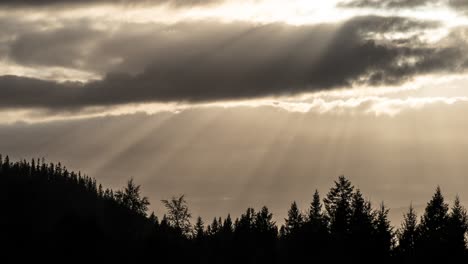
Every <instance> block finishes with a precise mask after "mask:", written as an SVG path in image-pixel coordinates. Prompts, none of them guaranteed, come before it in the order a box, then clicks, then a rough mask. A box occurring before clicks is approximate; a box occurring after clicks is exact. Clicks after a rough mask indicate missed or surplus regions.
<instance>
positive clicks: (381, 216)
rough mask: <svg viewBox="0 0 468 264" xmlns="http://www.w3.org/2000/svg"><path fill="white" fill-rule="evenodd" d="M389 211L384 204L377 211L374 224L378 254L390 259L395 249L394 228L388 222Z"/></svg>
mask: <svg viewBox="0 0 468 264" xmlns="http://www.w3.org/2000/svg"><path fill="white" fill-rule="evenodd" d="M388 213H389V209H387V208H386V207H385V204H384V203H383V202H382V203H381V204H380V208H379V210H377V213H376V216H375V222H374V228H375V248H376V250H377V252H376V254H377V255H378V256H380V257H383V258H384V259H388V258H389V257H390V254H391V250H392V247H393V244H394V243H393V228H392V227H391V225H390V221H389V220H388Z"/></svg>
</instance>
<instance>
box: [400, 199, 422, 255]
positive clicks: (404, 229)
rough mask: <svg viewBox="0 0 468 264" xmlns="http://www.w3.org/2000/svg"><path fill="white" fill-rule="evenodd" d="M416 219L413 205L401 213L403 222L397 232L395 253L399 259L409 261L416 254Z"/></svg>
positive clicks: (417, 228)
mask: <svg viewBox="0 0 468 264" xmlns="http://www.w3.org/2000/svg"><path fill="white" fill-rule="evenodd" d="M418 230H419V227H418V219H417V215H416V212H415V211H414V208H413V205H410V207H409V210H408V212H407V213H406V214H404V215H403V223H402V224H401V228H400V229H399V230H398V232H397V236H398V247H397V255H398V257H399V259H400V260H401V261H404V262H409V261H410V260H412V259H414V258H415V256H416V241H417V239H418V234H419V233H418Z"/></svg>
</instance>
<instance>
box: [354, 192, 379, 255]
mask: <svg viewBox="0 0 468 264" xmlns="http://www.w3.org/2000/svg"><path fill="white" fill-rule="evenodd" d="M351 208H352V213H351V219H350V227H349V228H350V229H349V232H350V239H351V241H350V245H349V246H350V249H352V253H353V254H354V255H356V256H359V255H360V256H366V255H365V252H369V251H371V250H372V249H373V246H374V242H373V241H372V235H373V231H374V228H373V225H372V224H373V221H374V216H373V213H372V208H371V204H370V202H368V201H365V200H364V197H363V195H362V193H361V191H360V190H359V189H358V190H356V192H355V193H354V194H353V197H352V203H351ZM367 256H369V257H370V255H367Z"/></svg>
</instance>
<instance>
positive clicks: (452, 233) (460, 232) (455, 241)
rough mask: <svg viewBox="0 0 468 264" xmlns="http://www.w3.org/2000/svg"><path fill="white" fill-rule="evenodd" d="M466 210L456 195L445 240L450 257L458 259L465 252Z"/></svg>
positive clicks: (467, 226) (467, 225) (467, 227)
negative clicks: (446, 240)
mask: <svg viewBox="0 0 468 264" xmlns="http://www.w3.org/2000/svg"><path fill="white" fill-rule="evenodd" d="M467 221H468V219H467V212H466V209H465V208H464V207H463V206H462V205H461V203H460V198H459V197H458V195H457V196H456V197H455V201H454V203H453V206H452V208H451V212H450V214H449V217H448V229H447V235H448V237H447V239H448V243H449V246H448V248H449V249H450V255H451V256H454V257H456V258H460V257H461V256H463V255H464V254H465V252H466V232H467V231H468V222H467Z"/></svg>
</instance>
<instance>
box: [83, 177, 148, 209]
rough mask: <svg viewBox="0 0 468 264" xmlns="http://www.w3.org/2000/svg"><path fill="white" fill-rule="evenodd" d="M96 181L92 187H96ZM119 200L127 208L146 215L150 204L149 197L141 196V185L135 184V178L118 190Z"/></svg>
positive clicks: (91, 184) (117, 197)
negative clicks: (121, 189)
mask: <svg viewBox="0 0 468 264" xmlns="http://www.w3.org/2000/svg"><path fill="white" fill-rule="evenodd" d="M95 185H96V182H95V181H94V182H91V183H90V184H89V186H88V187H89V188H90V189H95V187H93V186H95ZM115 198H116V199H117V201H118V202H119V203H120V204H121V205H123V206H125V207H126V208H128V209H130V210H132V211H134V212H136V213H137V214H141V215H145V216H146V211H147V210H148V205H149V204H150V203H149V201H148V198H147V197H141V195H140V185H135V183H134V182H133V179H130V180H129V181H128V182H127V186H126V187H125V189H124V190H123V191H120V190H119V191H117V192H116V194H115Z"/></svg>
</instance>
